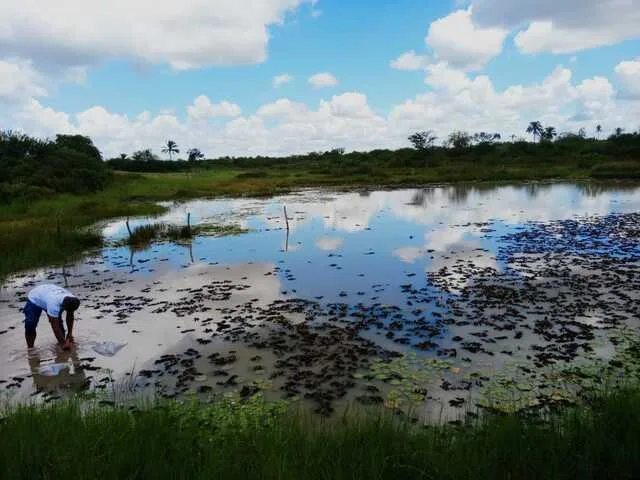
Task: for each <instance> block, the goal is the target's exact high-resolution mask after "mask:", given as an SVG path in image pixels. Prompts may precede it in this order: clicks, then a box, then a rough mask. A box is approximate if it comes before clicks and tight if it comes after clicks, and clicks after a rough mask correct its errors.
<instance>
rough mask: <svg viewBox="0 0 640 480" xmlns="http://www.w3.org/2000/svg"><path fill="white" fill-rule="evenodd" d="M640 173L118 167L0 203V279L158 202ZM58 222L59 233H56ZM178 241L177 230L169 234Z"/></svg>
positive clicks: (91, 242) (570, 168) (498, 166)
mask: <svg viewBox="0 0 640 480" xmlns="http://www.w3.org/2000/svg"><path fill="white" fill-rule="evenodd" d="M637 176H640V171H638V167H637V163H635V162H613V163H612V162H609V163H607V162H605V163H602V162H600V163H597V164H595V166H594V165H593V162H587V161H584V160H575V161H569V160H567V161H566V162H563V163H556V162H550V161H545V160H544V159H541V160H540V161H537V162H536V163H532V162H522V163H518V162H516V161H513V160H510V161H509V162H506V163H500V161H496V162H491V163H487V162H475V161H470V160H465V161H454V160H446V161H439V162H438V163H437V164H434V165H430V166H428V167H422V168H413V167H381V166H375V165H374V166H371V165H366V164H365V165H359V166H355V167H354V166H350V167H340V166H338V167H335V168H333V167H332V168H327V167H314V166H313V165H308V166H304V167H302V166H291V167H287V168H275V167H273V168H270V169H268V170H264V169H262V170H246V169H245V170H242V169H233V168H227V167H221V168H215V169H208V170H194V171H190V172H186V173H185V172H183V173H145V174H137V173H122V172H116V174H115V175H114V178H113V180H112V182H111V184H110V185H109V186H108V187H107V188H106V189H105V190H103V191H101V192H98V193H95V194H91V195H66V194H65V195H57V196H54V197H52V198H47V199H43V200H39V201H29V202H27V201H22V202H14V203H10V204H3V205H0V250H1V251H3V252H11V255H8V256H10V257H12V258H3V259H2V260H0V278H2V277H4V276H6V275H9V274H11V273H14V272H17V271H20V270H24V269H28V268H34V267H39V266H45V265H51V264H60V263H63V262H67V261H69V260H74V259H76V258H78V257H79V256H81V255H82V254H83V252H85V251H86V249H87V247H96V246H99V244H100V236H99V235H98V234H96V233H91V232H87V231H86V227H88V226H90V225H92V224H94V223H95V222H98V221H102V220H107V219H111V218H117V217H128V216H130V217H134V216H140V215H145V216H153V215H158V214H160V213H162V212H164V211H165V210H166V208H164V207H162V206H160V205H158V204H157V203H155V202H157V201H162V200H164V201H166V200H179V199H189V198H200V197H218V196H232V197H241V196H271V195H276V194H282V193H286V192H289V191H291V190H292V189H295V188H299V187H309V186H318V187H321V186H354V187H358V186H396V187H397V186H417V185H424V184H429V183H431V184H433V183H445V182H448V183H460V182H483V181H494V182H495V181H523V180H544V179H585V178H613V177H615V178H625V177H637ZM58 224H60V226H61V230H62V232H63V233H62V234H61V235H60V234H58V233H57V225H58ZM171 235H175V236H177V237H178V238H180V237H182V233H181V232H172V233H171Z"/></svg>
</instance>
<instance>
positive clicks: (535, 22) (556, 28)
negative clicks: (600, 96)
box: [473, 0, 640, 53]
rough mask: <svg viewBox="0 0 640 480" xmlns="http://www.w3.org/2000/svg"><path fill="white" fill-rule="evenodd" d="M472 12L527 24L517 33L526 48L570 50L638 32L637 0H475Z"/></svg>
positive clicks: (512, 24) (485, 19)
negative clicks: (532, 0)
mask: <svg viewBox="0 0 640 480" xmlns="http://www.w3.org/2000/svg"><path fill="white" fill-rule="evenodd" d="M473 18H474V20H475V21H477V22H478V24H480V25H483V26H492V27H506V28H511V29H513V28H521V27H525V28H526V29H525V30H524V31H523V32H520V33H519V34H518V35H517V36H516V38H515V42H516V45H517V46H518V48H519V49H520V50H521V51H523V52H524V53H539V52H553V53H571V52H577V51H580V50H585V49H589V48H594V47H598V46H602V45H613V44H615V43H618V42H620V41H623V40H627V39H631V38H638V37H640V29H639V28H638V25H640V8H639V5H638V2H637V0H538V1H535V2H531V1H525V0H475V1H474V9H473Z"/></svg>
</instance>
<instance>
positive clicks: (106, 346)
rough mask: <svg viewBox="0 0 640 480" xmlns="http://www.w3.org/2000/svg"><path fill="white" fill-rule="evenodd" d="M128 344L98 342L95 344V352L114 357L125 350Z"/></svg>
mask: <svg viewBox="0 0 640 480" xmlns="http://www.w3.org/2000/svg"><path fill="white" fill-rule="evenodd" d="M125 345H126V343H116V342H96V343H94V344H93V351H94V352H96V353H99V354H100V355H103V356H105V357H113V356H114V355H115V354H116V353H118V352H119V351H120V350H122V349H123V348H124V346H125Z"/></svg>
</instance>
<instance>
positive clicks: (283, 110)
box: [256, 98, 307, 117]
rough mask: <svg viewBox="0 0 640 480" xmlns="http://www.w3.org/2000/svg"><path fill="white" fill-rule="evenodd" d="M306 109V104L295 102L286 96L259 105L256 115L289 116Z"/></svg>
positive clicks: (303, 111)
mask: <svg viewBox="0 0 640 480" xmlns="http://www.w3.org/2000/svg"><path fill="white" fill-rule="evenodd" d="M306 111H307V106H306V105H305V104H304V103H296V102H292V101H291V100H289V99H288V98H280V99H278V100H276V101H275V102H273V103H268V104H266V105H263V106H261V107H260V108H259V109H258V111H257V112H256V115H258V116H260V117H289V116H294V115H299V114H302V113H305V112H306Z"/></svg>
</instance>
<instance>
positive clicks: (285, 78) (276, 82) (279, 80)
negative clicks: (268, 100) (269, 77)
mask: <svg viewBox="0 0 640 480" xmlns="http://www.w3.org/2000/svg"><path fill="white" fill-rule="evenodd" d="M290 82H293V77H292V76H291V75H289V74H288V73H283V74H282V75H276V76H275V77H273V86H274V87H276V88H278V87H279V86H281V85H284V84H285V83H290Z"/></svg>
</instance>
